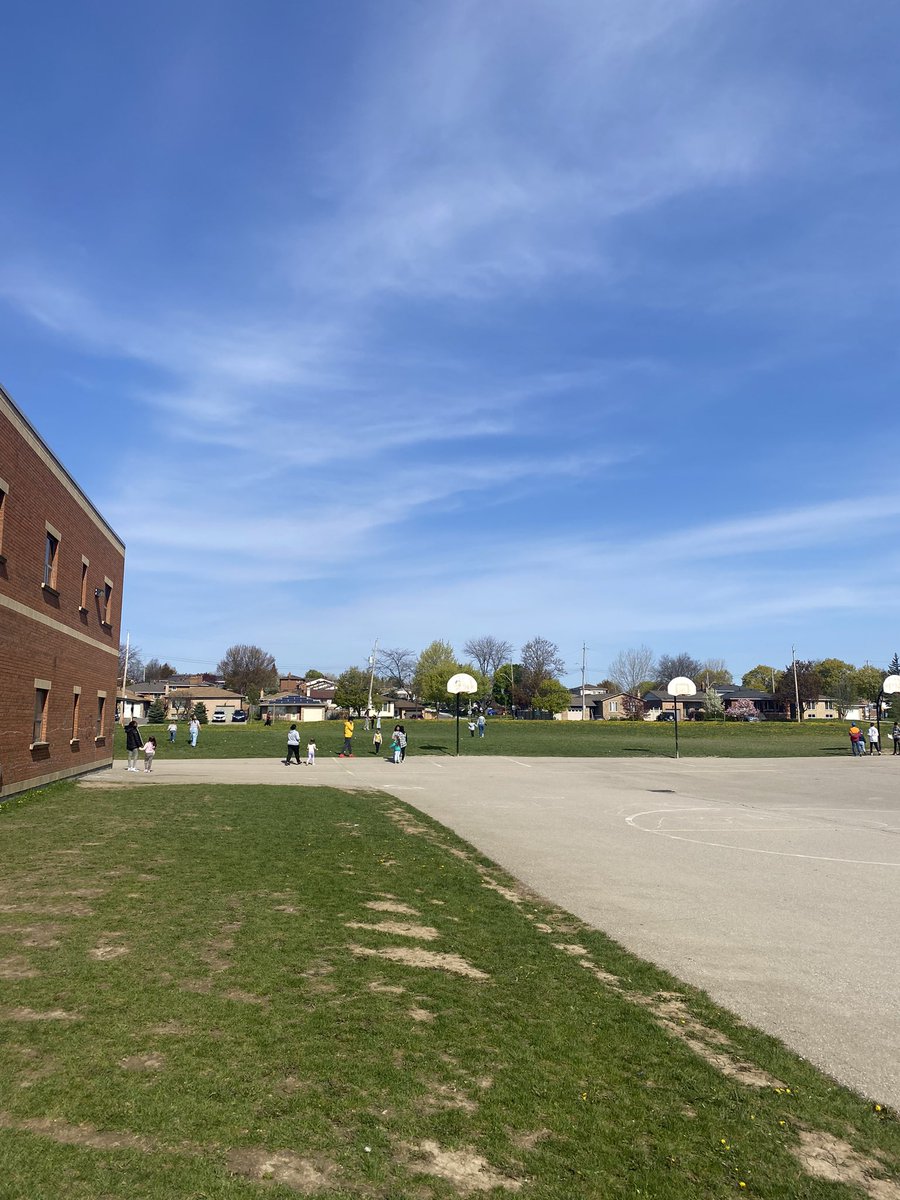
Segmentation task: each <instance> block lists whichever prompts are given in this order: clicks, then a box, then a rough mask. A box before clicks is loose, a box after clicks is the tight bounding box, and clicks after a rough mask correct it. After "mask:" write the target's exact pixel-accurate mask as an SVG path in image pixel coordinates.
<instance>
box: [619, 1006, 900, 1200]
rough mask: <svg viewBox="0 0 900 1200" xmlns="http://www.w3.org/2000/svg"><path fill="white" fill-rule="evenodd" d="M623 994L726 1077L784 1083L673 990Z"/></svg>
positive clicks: (751, 1083)
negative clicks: (741, 1053) (742, 1054)
mask: <svg viewBox="0 0 900 1200" xmlns="http://www.w3.org/2000/svg"><path fill="white" fill-rule="evenodd" d="M626 996H627V998H628V999H629V1000H631V1001H632V1002H633V1003H635V1004H639V1005H640V1006H641V1007H642V1008H646V1009H648V1010H649V1012H650V1013H651V1014H652V1015H653V1017H654V1019H655V1020H656V1022H657V1023H658V1024H659V1025H661V1026H662V1027H663V1029H665V1030H666V1031H667V1032H668V1033H671V1034H672V1035H673V1036H674V1037H677V1038H678V1039H679V1041H682V1042H684V1044H685V1045H686V1046H688V1047H689V1048H690V1049H691V1050H693V1051H694V1053H695V1054H697V1055H699V1057H700V1058H702V1059H703V1060H704V1061H705V1062H707V1063H709V1065H710V1066H711V1067H715V1069H716V1070H717V1071H721V1073H722V1074H723V1075H725V1076H726V1077H727V1078H729V1079H737V1080H738V1082H740V1083H745V1084H747V1085H748V1086H749V1087H756V1088H779V1087H781V1088H783V1087H785V1086H786V1085H785V1084H784V1083H782V1082H781V1080H780V1079H776V1078H775V1076H774V1075H770V1074H769V1073H768V1071H764V1070H763V1069H762V1067H758V1066H757V1065H756V1064H755V1063H749V1062H743V1061H741V1060H740V1059H738V1058H735V1057H732V1054H731V1053H729V1052H730V1051H734V1050H735V1047H734V1046H733V1045H732V1043H731V1042H730V1041H729V1039H728V1038H727V1037H726V1036H725V1035H724V1034H723V1033H720V1032H719V1031H718V1030H717V1029H710V1028H709V1027H708V1026H706V1025H704V1024H703V1022H702V1021H700V1020H698V1019H697V1018H696V1017H695V1016H694V1015H693V1014H692V1013H691V1012H690V1010H689V1009H688V1008H687V1007H686V1006H685V1003H684V1001H683V1000H682V999H681V998H680V997H678V998H676V997H677V993H674V994H673V993H671V992H667V993H660V994H658V995H656V996H643V995H640V994H638V993H626ZM898 1200H900V1198H898Z"/></svg>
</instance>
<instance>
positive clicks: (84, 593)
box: [78, 554, 91, 612]
mask: <svg viewBox="0 0 900 1200" xmlns="http://www.w3.org/2000/svg"><path fill="white" fill-rule="evenodd" d="M90 565H91V560H90V559H89V558H85V556H84V555H83V554H82V556H81V601H80V603H79V605H78V611H79V612H87V602H88V568H89V567H90Z"/></svg>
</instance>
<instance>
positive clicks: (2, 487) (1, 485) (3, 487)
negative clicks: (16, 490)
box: [0, 479, 9, 566]
mask: <svg viewBox="0 0 900 1200" xmlns="http://www.w3.org/2000/svg"><path fill="white" fill-rule="evenodd" d="M8 498H9V484H8V483H7V482H6V480H5V479H0V566H2V565H3V563H5V562H6V555H5V554H4V553H3V525H4V521H5V519H6V506H7V504H8Z"/></svg>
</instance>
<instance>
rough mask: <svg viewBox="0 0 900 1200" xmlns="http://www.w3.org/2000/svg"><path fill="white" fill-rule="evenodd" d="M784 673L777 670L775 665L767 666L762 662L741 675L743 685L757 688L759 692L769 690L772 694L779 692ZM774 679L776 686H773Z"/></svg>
mask: <svg viewBox="0 0 900 1200" xmlns="http://www.w3.org/2000/svg"><path fill="white" fill-rule="evenodd" d="M783 673H784V672H782V671H776V670H775V668H774V667H767V666H765V665H764V664H763V663H760V664H759V666H758V667H754V668H753V669H752V670H751V671H748V672H747V673H746V675H742V676H741V687H745V688H756V690H757V691H758V692H768V693H769V694H770V695H771V694H772V693H773V692H777V690H778V684H779V683H780V682H781V676H782V675H783ZM773 679H774V680H775V686H774V688H773V686H772V680H773Z"/></svg>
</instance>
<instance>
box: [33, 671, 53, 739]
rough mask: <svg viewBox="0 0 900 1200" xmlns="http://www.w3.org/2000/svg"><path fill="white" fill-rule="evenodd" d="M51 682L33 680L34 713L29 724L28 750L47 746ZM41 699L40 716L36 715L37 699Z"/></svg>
mask: <svg viewBox="0 0 900 1200" xmlns="http://www.w3.org/2000/svg"><path fill="white" fill-rule="evenodd" d="M51 686H52V684H51V681H50V680H49V679H35V681H34V711H33V713H32V723H31V743H30V745H29V747H28V749H29V750H36V749H38V747H42V746H49V744H50V743H49V741H48V740H47V713H48V710H49V708H50V689H51ZM39 696H41V697H43V699H42V700H41V702H40V715H38V697H39Z"/></svg>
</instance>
